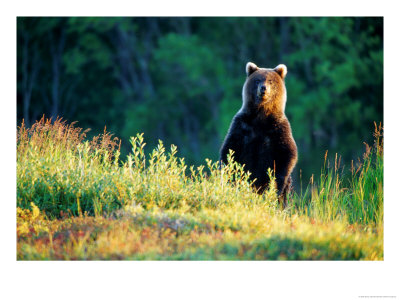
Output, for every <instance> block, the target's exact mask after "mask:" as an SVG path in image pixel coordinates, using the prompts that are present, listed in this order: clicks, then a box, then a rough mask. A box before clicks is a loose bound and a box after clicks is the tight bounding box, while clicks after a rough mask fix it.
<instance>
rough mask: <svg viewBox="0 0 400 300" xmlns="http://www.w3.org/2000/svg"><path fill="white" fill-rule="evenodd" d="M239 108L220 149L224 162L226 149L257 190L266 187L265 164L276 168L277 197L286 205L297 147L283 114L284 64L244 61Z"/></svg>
mask: <svg viewBox="0 0 400 300" xmlns="http://www.w3.org/2000/svg"><path fill="white" fill-rule="evenodd" d="M246 73H247V78H246V81H245V83H244V86H243V91H242V98H243V104H242V107H241V109H240V110H239V111H238V112H237V114H236V115H235V116H234V118H233V120H232V123H231V125H230V128H229V131H228V134H227V135H226V137H225V140H224V143H223V145H222V147H221V151H220V160H221V161H222V162H224V163H227V154H228V153H229V149H231V150H233V151H234V154H233V156H234V160H235V161H237V162H239V163H240V164H242V165H244V169H245V170H246V171H250V173H251V176H250V179H251V180H254V179H255V182H254V186H255V188H256V189H257V191H258V192H259V193H262V192H263V191H264V189H265V188H267V186H268V183H269V176H268V174H267V170H268V168H270V169H271V170H274V171H275V178H276V183H277V189H278V197H279V201H280V202H281V203H282V202H283V204H284V205H286V201H287V200H286V194H287V193H288V192H289V191H290V189H291V183H292V179H291V175H290V174H291V173H292V171H293V168H294V166H295V164H296V162H297V147H296V143H295V141H294V139H293V136H292V130H291V128H290V124H289V121H288V119H287V117H286V115H285V105H286V87H285V82H284V79H285V76H286V73H287V69H286V66H285V65H282V64H280V65H278V66H277V67H276V68H275V69H265V68H259V67H257V66H256V65H255V64H254V63H252V62H249V63H247V65H246Z"/></svg>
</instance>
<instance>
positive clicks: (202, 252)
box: [17, 119, 383, 260]
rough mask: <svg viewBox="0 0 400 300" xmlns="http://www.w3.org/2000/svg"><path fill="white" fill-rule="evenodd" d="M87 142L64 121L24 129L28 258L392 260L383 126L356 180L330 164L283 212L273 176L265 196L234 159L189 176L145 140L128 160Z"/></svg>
mask: <svg viewBox="0 0 400 300" xmlns="http://www.w3.org/2000/svg"><path fill="white" fill-rule="evenodd" d="M84 138H85V132H84V131H82V130H81V129H80V128H75V127H74V124H71V125H67V123H66V122H65V121H64V122H62V121H61V120H56V121H55V122H53V123H52V122H51V121H50V120H45V119H42V120H41V121H40V122H37V123H35V124H34V125H33V126H32V127H31V128H26V127H25V125H24V124H22V125H21V126H20V127H19V130H18V140H17V207H18V209H17V217H18V218H17V233H18V252H17V255H18V258H19V259H291V260H293V259H294V260H298V259H353V260H354V259H357V260H358V259H366V260H376V259H382V258H383V163H382V162H383V146H382V145H383V140H382V128H380V127H379V128H377V129H376V132H375V141H376V142H375V145H374V147H372V148H369V147H367V151H366V153H365V155H364V157H363V159H362V160H361V161H360V162H359V164H357V165H356V166H355V167H354V168H355V170H353V171H352V176H351V178H350V180H349V182H345V181H344V180H342V178H341V177H340V171H339V169H340V168H339V163H338V162H335V164H334V167H333V168H331V167H329V166H328V165H326V166H324V168H323V169H322V172H321V176H320V178H319V179H318V180H316V181H315V183H314V182H312V183H310V185H309V186H308V187H307V190H306V192H304V193H301V194H296V193H295V194H293V195H292V197H291V199H290V201H289V205H288V206H287V207H286V208H285V209H283V208H282V207H280V205H279V203H278V200H277V197H276V189H275V185H274V177H273V173H272V172H270V174H269V175H270V176H271V178H272V179H273V180H272V181H271V185H270V187H269V189H268V190H267V191H266V192H265V193H264V194H263V195H259V194H257V193H255V191H254V190H253V188H252V187H251V184H250V182H249V180H248V179H249V177H248V175H249V174H247V173H245V172H244V171H243V168H242V166H240V165H238V164H237V163H235V162H234V161H233V160H232V157H230V160H229V163H228V164H227V165H226V166H223V167H221V168H219V166H218V164H217V163H213V162H212V161H211V160H207V165H206V166H202V165H201V166H199V167H197V168H195V167H193V166H190V167H189V166H187V165H186V163H185V160H184V159H183V158H179V157H177V156H176V151H177V148H176V147H175V146H171V150H170V151H169V152H166V150H165V148H164V146H163V144H162V142H161V141H160V142H159V144H158V146H157V147H156V148H155V149H154V150H153V151H152V152H151V153H150V154H149V155H146V154H145V151H144V149H145V147H146V145H145V143H144V141H143V135H142V134H139V135H137V136H136V137H134V138H131V145H132V151H131V153H130V154H129V155H128V157H127V159H126V161H121V160H120V158H119V157H120V152H119V150H118V145H119V144H118V140H117V139H115V138H114V139H112V137H111V136H110V135H109V134H108V133H106V132H104V133H103V134H102V135H100V136H97V137H95V138H93V139H92V140H86V141H85V140H84ZM328 163H329V162H327V164H328ZM187 169H188V171H187ZM206 169H208V172H206V171H205V170H206ZM187 173H189V175H187Z"/></svg>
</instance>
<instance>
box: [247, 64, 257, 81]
mask: <svg viewBox="0 0 400 300" xmlns="http://www.w3.org/2000/svg"><path fill="white" fill-rule="evenodd" d="M257 70H258V67H257V66H256V64H255V63H252V62H248V63H247V64H246V74H247V77H249V76H250V75H251V74H253V73H254V71H257Z"/></svg>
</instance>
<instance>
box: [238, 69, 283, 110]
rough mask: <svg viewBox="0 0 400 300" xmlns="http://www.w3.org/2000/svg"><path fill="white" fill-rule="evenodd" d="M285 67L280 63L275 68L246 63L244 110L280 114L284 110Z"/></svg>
mask: <svg viewBox="0 0 400 300" xmlns="http://www.w3.org/2000/svg"><path fill="white" fill-rule="evenodd" d="M286 73H287V68H286V66H285V65H283V64H280V65H278V66H277V67H276V68H275V69H266V68H259V67H257V66H256V65H255V64H254V63H252V62H248V63H247V64H246V74H247V78H246V81H245V83H244V85H243V92H242V93H243V106H242V109H241V110H242V111H244V112H250V113H252V112H255V113H262V114H267V115H268V114H274V115H277V116H279V115H281V114H284V112H285V105H286V87H285V82H284V79H285V76H286Z"/></svg>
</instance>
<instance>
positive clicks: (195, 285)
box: [0, 0, 400, 299]
mask: <svg viewBox="0 0 400 300" xmlns="http://www.w3.org/2000/svg"><path fill="white" fill-rule="evenodd" d="M143 2H144V1H140V2H139V1H116V0H114V1H107V2H106V1H86V2H84V1H82V0H80V1H76V0H71V1H65V2H59V1H54V0H53V1H49V0H47V1H40V0H39V1H38V0H35V1H32V0H31V1H28V0H27V1H14V2H12V4H7V6H6V5H5V3H4V1H3V2H2V4H1V9H0V11H1V19H0V22H1V26H0V30H1V40H2V46H1V47H0V49H1V55H0V60H1V68H0V70H1V71H0V74H1V75H0V76H1V77H0V82H1V83H2V85H1V86H2V94H1V112H2V117H1V118H0V122H1V127H0V128H1V129H2V135H3V136H2V147H1V148H2V150H1V151H2V152H1V158H2V166H4V165H5V167H3V168H2V172H1V181H0V182H1V187H2V189H1V191H2V194H1V199H2V205H1V215H2V217H1V218H0V220H1V223H0V228H1V247H0V249H1V252H0V259H1V268H0V269H1V273H0V274H1V280H0V285H1V288H0V293H1V294H2V297H1V298H2V299H25V298H26V299H71V298H73V299H99V298H100V299H125V298H134V299H361V298H359V297H358V296H361V295H369V296H372V295H378V296H384V295H396V296H397V298H399V297H400V293H399V288H398V287H397V285H398V282H397V281H398V280H396V279H397V278H398V267H399V265H398V262H399V259H398V255H399V253H400V251H399V243H398V228H399V222H398V219H399V218H398V216H397V214H398V213H399V204H398V203H399V201H400V199H399V196H397V195H398V191H397V190H395V188H396V186H397V185H396V183H397V181H398V179H397V176H398V171H397V170H398V169H399V167H400V166H399V158H398V152H399V151H398V147H399V145H398V142H397V137H398V136H399V134H398V132H397V129H398V127H399V126H398V123H397V122H398V119H399V118H398V117H397V118H396V114H398V111H399V110H398V108H399V106H398V102H399V101H400V99H399V96H398V91H397V87H398V86H399V83H398V81H399V76H398V70H399V54H400V49H399V39H398V37H397V36H398V28H400V26H399V25H400V24H399V21H398V20H399V17H398V10H397V9H396V6H395V5H394V4H386V3H385V2H383V1H380V2H379V1H378V2H377V1H362V2H361V1H356V2H354V1H349V0H347V1H343V0H339V1H329V2H327V1H303V0H302V1H269V2H266V1H238V4H235V3H234V2H233V1H230V2H227V1H225V2H217V1H210V0H206V1H196V2H191V1H187V0H186V1H157V2H155V1H146V2H145V3H143ZM392 3H395V2H394V1H393V2H392ZM70 15H77V16H124V15H125V16H140V15H142V16H182V15H184V16H327V15H329V16H384V18H385V19H384V29H385V35H384V51H385V53H384V62H385V64H384V71H385V72H384V74H385V77H384V95H385V103H384V109H385V110H384V116H385V119H384V120H385V123H384V125H385V177H384V180H385V181H384V184H385V186H384V187H385V199H384V201H385V249H384V255H385V260H384V262H16V249H15V240H16V236H15V235H16V234H15V232H16V230H15V213H14V212H15V191H16V183H15V178H16V172H15V161H16V160H15V126H16V117H15V116H16V102H15V101H16V95H15V91H16V16H70ZM371 76H373V74H371ZM396 171H397V172H396Z"/></svg>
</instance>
